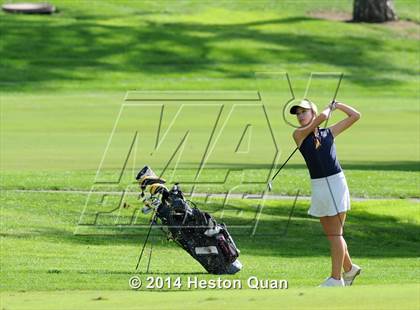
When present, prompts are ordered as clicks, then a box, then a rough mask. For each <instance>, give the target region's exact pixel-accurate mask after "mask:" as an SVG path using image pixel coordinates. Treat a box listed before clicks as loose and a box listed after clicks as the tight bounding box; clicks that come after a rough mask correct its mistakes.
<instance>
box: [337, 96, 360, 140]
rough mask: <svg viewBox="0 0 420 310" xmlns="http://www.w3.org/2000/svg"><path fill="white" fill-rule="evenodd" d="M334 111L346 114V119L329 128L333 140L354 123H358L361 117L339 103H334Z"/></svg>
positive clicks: (354, 110)
mask: <svg viewBox="0 0 420 310" xmlns="http://www.w3.org/2000/svg"><path fill="white" fill-rule="evenodd" d="M336 109H337V110H340V111H343V112H344V113H346V114H347V118H345V119H343V120H342V121H339V122H338V123H336V124H334V125H332V126H331V127H330V129H331V133H332V135H333V136H334V138H335V137H337V136H338V135H339V134H340V133H342V132H343V131H344V130H346V129H347V128H349V127H350V126H351V125H353V124H354V123H355V122H356V121H358V120H359V119H360V116H361V114H360V112H358V111H357V110H356V109H354V108H352V107H350V106H348V105H346V104H344V103H341V102H336Z"/></svg>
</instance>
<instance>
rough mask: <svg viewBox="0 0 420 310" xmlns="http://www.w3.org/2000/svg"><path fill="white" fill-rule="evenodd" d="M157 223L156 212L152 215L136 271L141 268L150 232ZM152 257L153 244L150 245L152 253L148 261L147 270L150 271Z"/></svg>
mask: <svg viewBox="0 0 420 310" xmlns="http://www.w3.org/2000/svg"><path fill="white" fill-rule="evenodd" d="M155 223H156V214H154V215H153V216H152V220H151V221H150V225H149V229H148V231H147V235H146V238H145V239H144V242H143V247H142V248H141V252H140V255H139V258H138V260H137V265H136V271H137V270H138V268H139V265H140V261H141V259H142V257H143V253H144V249H145V248H146V244H147V241H148V240H149V237H150V232H151V231H152V227H153V225H154V224H155ZM151 258H152V245H150V254H149V261H148V263H147V272H148V271H149V266H150V260H151Z"/></svg>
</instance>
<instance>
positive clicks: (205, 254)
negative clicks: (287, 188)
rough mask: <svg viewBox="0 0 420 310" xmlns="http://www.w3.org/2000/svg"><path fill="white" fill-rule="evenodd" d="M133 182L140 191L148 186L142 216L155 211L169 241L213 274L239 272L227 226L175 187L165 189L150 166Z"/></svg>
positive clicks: (236, 254)
mask: <svg viewBox="0 0 420 310" xmlns="http://www.w3.org/2000/svg"><path fill="white" fill-rule="evenodd" d="M136 179H137V180H138V181H139V184H140V188H141V190H142V193H141V197H142V198H143V197H144V190H145V189H146V187H148V186H149V187H150V188H149V191H150V196H149V197H147V198H145V199H143V204H144V207H143V209H142V211H143V213H148V212H151V211H153V212H155V215H156V218H157V219H158V220H159V221H160V222H161V226H162V228H164V229H163V230H164V231H165V233H166V234H167V237H168V239H171V240H174V241H175V242H176V243H177V244H178V245H179V246H180V247H181V248H183V249H184V250H185V251H186V252H188V253H189V254H190V255H191V256H192V257H193V258H194V259H195V260H197V261H198V262H199V263H200V264H201V265H202V266H203V267H204V269H206V270H207V272H209V273H212V274H235V273H237V272H238V271H240V270H241V268H242V264H241V263H240V262H239V260H238V256H239V250H238V248H237V247H236V245H235V242H234V241H233V239H232V237H231V236H230V234H229V232H228V230H227V228H226V225H225V224H223V223H221V224H219V223H217V222H216V220H215V219H214V218H213V217H212V216H211V215H210V214H208V213H207V212H203V211H201V210H200V209H198V208H197V206H196V205H195V204H194V203H193V202H191V201H188V200H185V198H184V195H183V193H182V191H181V189H180V188H179V185H178V184H175V185H174V186H173V187H172V189H171V190H168V189H167V188H166V187H165V186H164V185H163V184H164V183H165V180H163V179H162V178H159V177H157V176H156V175H155V174H154V173H153V171H152V170H151V169H150V168H149V167H147V166H146V167H144V168H143V169H142V170H140V172H139V173H138V175H137V177H136Z"/></svg>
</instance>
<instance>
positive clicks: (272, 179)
mask: <svg viewBox="0 0 420 310" xmlns="http://www.w3.org/2000/svg"><path fill="white" fill-rule="evenodd" d="M298 149H299V147H296V148H295V150H294V151H293V152H292V154H290V155H289V157H288V158H287V159H286V161H285V162H284V163H283V165H281V167H280V168H279V170H277V172H276V174H275V175H274V176H273V177H272V178H271V181H270V182H273V181H274V179H275V178H276V176H277V175H278V174H279V172H280V171H281V169H283V167H284V166H286V164H287V162H288V161H289V160H290V158H292V156H293V155H294V154H295V153H296V151H297V150H298Z"/></svg>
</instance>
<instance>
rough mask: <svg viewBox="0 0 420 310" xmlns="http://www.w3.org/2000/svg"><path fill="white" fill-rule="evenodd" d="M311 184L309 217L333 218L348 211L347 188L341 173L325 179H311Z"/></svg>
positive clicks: (348, 195)
mask: <svg viewBox="0 0 420 310" xmlns="http://www.w3.org/2000/svg"><path fill="white" fill-rule="evenodd" d="M327 179H328V183H327ZM311 183H312V197H311V207H310V208H309V210H308V214H309V215H312V216H316V217H323V216H334V215H337V214H338V213H342V212H347V211H348V210H350V193H349V188H348V186H347V181H346V177H345V176H344V173H343V172H342V171H341V172H339V173H337V174H334V175H330V176H329V177H326V178H319V179H311ZM328 184H329V187H328ZM330 189H331V190H330Z"/></svg>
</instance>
